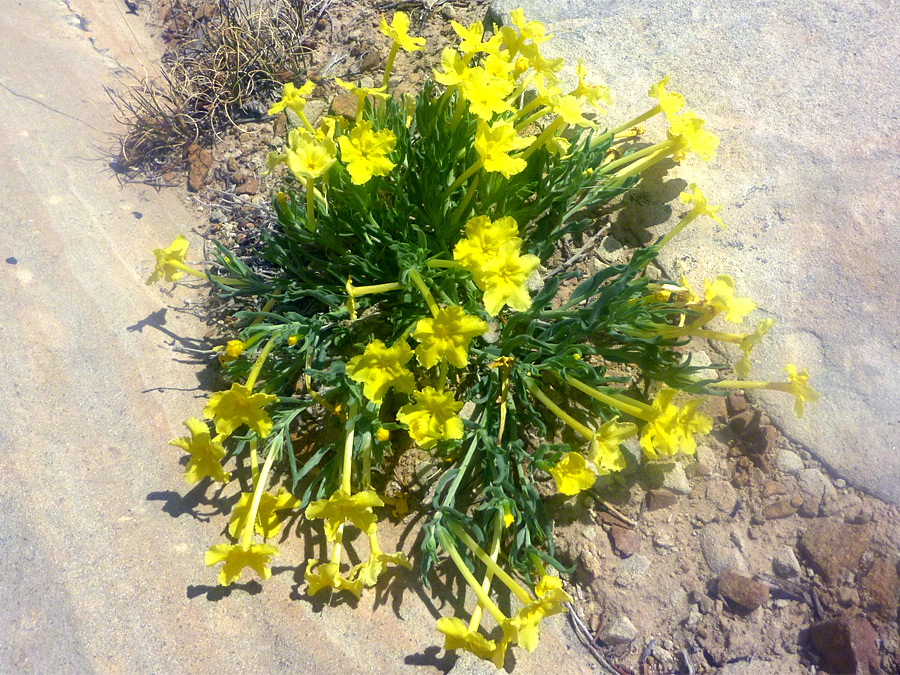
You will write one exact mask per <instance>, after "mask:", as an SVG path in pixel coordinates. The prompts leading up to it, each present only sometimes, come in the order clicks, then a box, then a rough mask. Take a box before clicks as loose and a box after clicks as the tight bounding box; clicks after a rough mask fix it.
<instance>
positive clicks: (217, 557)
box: [205, 544, 278, 586]
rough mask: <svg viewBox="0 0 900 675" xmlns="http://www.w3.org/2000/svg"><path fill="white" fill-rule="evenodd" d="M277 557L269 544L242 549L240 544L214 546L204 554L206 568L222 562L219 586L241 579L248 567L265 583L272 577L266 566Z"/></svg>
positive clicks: (275, 550) (276, 553) (253, 545)
mask: <svg viewBox="0 0 900 675" xmlns="http://www.w3.org/2000/svg"><path fill="white" fill-rule="evenodd" d="M277 555H278V549H277V548H276V547H275V546H272V545H270V544H251V545H250V547H249V548H247V549H244V548H243V547H242V546H241V545H240V544H234V545H232V544H216V545H215V546H212V547H211V548H210V549H209V550H207V552H206V560H205V562H206V565H207V567H209V566H212V565H215V564H216V563H220V562H224V563H225V564H224V565H222V569H221V570H219V584H221V585H222V586H228V585H229V584H231V583H233V582H235V581H237V580H238V579H240V578H241V574H242V573H243V571H244V568H245V567H249V568H250V569H252V570H253V571H254V572H256V574H257V576H259V578H260V579H262V580H263V581H265V580H266V579H268V578H269V577H270V576H272V570H270V569H269V567H268V565H269V563H270V562H271V559H272V558H273V557H275V556H277Z"/></svg>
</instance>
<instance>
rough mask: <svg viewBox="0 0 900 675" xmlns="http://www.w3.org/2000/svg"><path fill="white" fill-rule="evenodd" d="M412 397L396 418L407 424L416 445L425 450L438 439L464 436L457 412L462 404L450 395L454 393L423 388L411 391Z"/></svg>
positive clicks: (454, 438) (446, 439)
mask: <svg viewBox="0 0 900 675" xmlns="http://www.w3.org/2000/svg"><path fill="white" fill-rule="evenodd" d="M412 396H413V399H414V402H413V403H408V404H407V405H405V406H403V407H402V408H400V410H399V411H398V412H397V421H398V422H400V423H401V424H405V425H406V426H407V427H408V429H409V436H410V438H412V439H413V441H415V443H416V445H418V446H419V447H420V448H422V449H423V450H427V449H429V448H432V447H434V446H435V445H436V444H437V442H438V441H441V440H445V441H449V440H457V439H460V438H462V437H463V423H462V420H461V419H460V417H459V415H458V414H457V413H458V412H459V411H460V410H461V409H462V406H463V404H462V402H460V401H457V400H456V399H455V398H453V392H450V391H443V392H439V391H437V390H436V389H435V388H434V387H425V388H424V389H422V390H421V391H414V392H413V394H412Z"/></svg>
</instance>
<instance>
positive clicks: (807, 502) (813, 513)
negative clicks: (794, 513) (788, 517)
mask: <svg viewBox="0 0 900 675" xmlns="http://www.w3.org/2000/svg"><path fill="white" fill-rule="evenodd" d="M821 507H822V498H821V497H816V496H815V495H803V501H802V502H800V508H799V509H798V512H799V513H800V515H801V516H803V517H804V518H816V517H817V516H818V515H819V510H820V509H821Z"/></svg>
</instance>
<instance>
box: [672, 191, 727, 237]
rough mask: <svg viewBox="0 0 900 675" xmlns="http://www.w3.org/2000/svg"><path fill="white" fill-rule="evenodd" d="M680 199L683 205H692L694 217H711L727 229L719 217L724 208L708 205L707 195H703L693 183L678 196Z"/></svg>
mask: <svg viewBox="0 0 900 675" xmlns="http://www.w3.org/2000/svg"><path fill="white" fill-rule="evenodd" d="M678 198H679V199H680V200H681V203H682V204H690V205H691V214H690V215H693V216H709V217H710V218H712V219H713V220H714V221H716V222H717V223H718V224H719V225H721V226H722V227H725V224H724V223H723V222H722V219H721V218H720V217H719V215H718V213H719V209H721V208H722V205H721V204H719V205H718V206H709V205H708V204H707V203H706V195H704V194H703V191H702V190H700V188H698V187H697V184H696V183H691V184H690V185H688V189H687V190H685V191H684V192H682V193H681V194H680V195H678Z"/></svg>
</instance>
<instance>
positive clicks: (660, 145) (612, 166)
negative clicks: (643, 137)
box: [600, 140, 673, 173]
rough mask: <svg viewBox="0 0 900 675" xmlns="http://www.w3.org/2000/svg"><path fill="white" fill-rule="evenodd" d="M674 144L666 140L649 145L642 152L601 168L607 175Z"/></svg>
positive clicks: (639, 151)
mask: <svg viewBox="0 0 900 675" xmlns="http://www.w3.org/2000/svg"><path fill="white" fill-rule="evenodd" d="M672 143H673V141H670V140H665V141H660V142H659V143H654V144H653V145H648V146H647V147H646V148H641V149H640V150H638V151H636V152H632V153H629V154H627V155H624V156H622V157H620V158H619V159H617V160H614V161H612V162H609V163H608V164H604V165H602V166H601V167H600V168H601V169H603V171H604V172H605V173H611V172H612V170H613V169H618V168H619V167H620V166H623V165H625V164H630V163H632V162H635V161H637V160H639V159H643V158H644V157H646V156H648V155H652V154H654V153H656V152H659V151H660V150H663V149H665V148H667V147H669V146H671V145H672Z"/></svg>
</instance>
